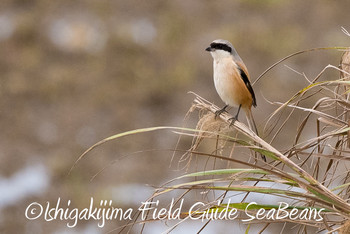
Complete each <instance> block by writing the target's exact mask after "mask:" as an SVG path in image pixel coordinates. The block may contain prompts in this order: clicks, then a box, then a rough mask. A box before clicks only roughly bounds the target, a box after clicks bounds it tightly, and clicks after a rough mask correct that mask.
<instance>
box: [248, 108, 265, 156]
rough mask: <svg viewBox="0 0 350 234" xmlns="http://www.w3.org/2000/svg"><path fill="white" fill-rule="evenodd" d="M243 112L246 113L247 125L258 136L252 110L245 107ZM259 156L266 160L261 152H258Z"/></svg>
mask: <svg viewBox="0 0 350 234" xmlns="http://www.w3.org/2000/svg"><path fill="white" fill-rule="evenodd" d="M245 113H246V117H247V122H248V125H249V128H250V129H252V130H253V131H254V132H255V133H256V135H258V136H259V133H258V128H257V127H256V124H255V121H254V118H253V114H252V110H251V109H250V108H247V109H245ZM260 156H261V158H262V159H263V160H264V161H265V162H266V157H265V155H263V154H260Z"/></svg>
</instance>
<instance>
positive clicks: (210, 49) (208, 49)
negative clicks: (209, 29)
mask: <svg viewBox="0 0 350 234" xmlns="http://www.w3.org/2000/svg"><path fill="white" fill-rule="evenodd" d="M205 51H208V52H211V51H213V49H212V48H211V47H208V48H206V49H205Z"/></svg>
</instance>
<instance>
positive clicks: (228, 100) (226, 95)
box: [214, 60, 239, 107]
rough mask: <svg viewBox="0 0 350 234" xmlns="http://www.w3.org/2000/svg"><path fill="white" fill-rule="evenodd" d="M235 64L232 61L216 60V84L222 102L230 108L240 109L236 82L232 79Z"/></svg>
mask: <svg viewBox="0 0 350 234" xmlns="http://www.w3.org/2000/svg"><path fill="white" fill-rule="evenodd" d="M234 66H236V65H235V63H234V62H233V61H232V60H231V61H230V60H219V61H215V60H214V84H215V88H216V91H217V92H218V94H219V96H220V98H221V99H222V101H223V102H224V103H225V104H226V105H229V106H233V107H238V106H239V103H237V102H236V100H235V98H234V97H235V93H234V92H235V87H234V85H235V82H234V81H233V79H232V71H233V69H234Z"/></svg>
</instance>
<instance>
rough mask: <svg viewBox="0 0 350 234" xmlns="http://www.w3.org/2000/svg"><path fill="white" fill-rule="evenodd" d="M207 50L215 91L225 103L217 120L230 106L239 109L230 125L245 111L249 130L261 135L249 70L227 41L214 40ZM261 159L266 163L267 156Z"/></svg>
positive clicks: (217, 114)
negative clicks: (256, 119) (211, 65)
mask: <svg viewBox="0 0 350 234" xmlns="http://www.w3.org/2000/svg"><path fill="white" fill-rule="evenodd" d="M205 50H206V51H208V52H210V54H211V56H212V57H213V73H214V85H215V89H216V91H217V93H218V94H219V96H220V98H221V100H222V101H223V102H224V103H225V106H224V107H223V108H222V109H220V110H218V111H216V112H215V118H217V117H218V116H219V115H220V114H222V113H223V112H227V111H226V108H227V107H229V106H231V107H238V110H237V114H236V115H235V116H234V117H232V118H230V120H231V123H230V125H233V124H234V122H235V121H236V120H238V115H239V112H240V110H241V109H243V110H244V112H245V114H246V117H247V122H248V125H249V128H250V129H252V130H253V131H254V132H255V133H256V134H257V135H259V134H258V129H257V127H256V124H255V121H254V118H253V114H252V110H251V109H252V106H253V107H256V105H257V103H256V98H255V94H254V90H253V88H252V85H251V83H250V76H249V73H248V69H247V67H246V65H245V64H244V62H243V60H242V59H241V57H240V56H239V55H238V53H237V51H236V49H235V48H234V47H233V45H232V44H231V43H230V42H229V41H227V40H223V39H217V40H214V41H213V42H212V43H210V46H209V47H208V48H206V49H205ZM261 157H262V158H263V160H264V161H265V162H266V158H265V156H264V155H261Z"/></svg>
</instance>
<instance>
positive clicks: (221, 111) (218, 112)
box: [215, 105, 227, 119]
mask: <svg viewBox="0 0 350 234" xmlns="http://www.w3.org/2000/svg"><path fill="white" fill-rule="evenodd" d="M226 108H227V105H226V106H224V107H223V108H222V109H220V110H217V111H215V119H217V117H219V115H221V114H222V113H224V112H227V111H226Z"/></svg>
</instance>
